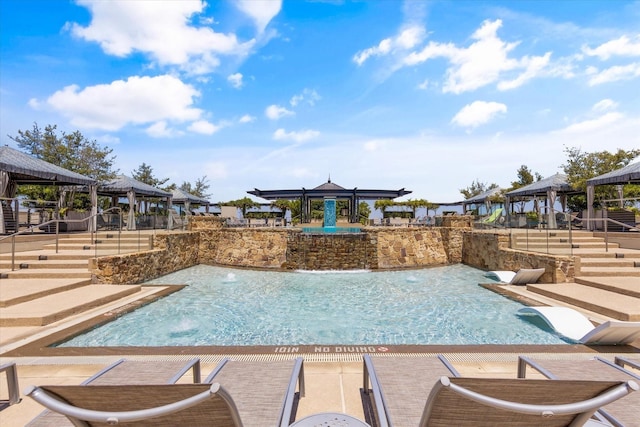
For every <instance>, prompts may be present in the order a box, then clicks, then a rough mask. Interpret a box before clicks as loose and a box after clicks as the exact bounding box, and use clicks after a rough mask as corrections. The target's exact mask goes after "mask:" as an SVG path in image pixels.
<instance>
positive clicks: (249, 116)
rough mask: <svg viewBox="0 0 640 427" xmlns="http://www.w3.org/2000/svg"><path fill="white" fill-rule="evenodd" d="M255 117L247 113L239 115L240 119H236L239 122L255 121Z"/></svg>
mask: <svg viewBox="0 0 640 427" xmlns="http://www.w3.org/2000/svg"><path fill="white" fill-rule="evenodd" d="M255 120H256V118H255V117H253V116H251V115H249V114H245V115H244V116H242V117H240V120H238V121H239V122H240V123H251V122H253V121H255Z"/></svg>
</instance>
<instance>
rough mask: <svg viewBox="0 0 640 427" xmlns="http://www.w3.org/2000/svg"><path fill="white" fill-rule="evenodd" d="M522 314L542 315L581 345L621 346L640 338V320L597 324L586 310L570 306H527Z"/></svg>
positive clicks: (563, 334)
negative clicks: (583, 312)
mask: <svg viewBox="0 0 640 427" xmlns="http://www.w3.org/2000/svg"><path fill="white" fill-rule="evenodd" d="M518 314H519V315H521V316H539V317H540V318H541V319H542V320H544V321H545V322H546V323H547V324H548V325H549V326H550V327H551V328H552V329H553V330H554V331H555V332H556V333H558V334H559V335H562V336H563V337H566V338H569V339H570V340H573V341H576V342H579V343H581V344H600V345H620V344H629V343H632V342H633V341H635V340H638V339H640V322H623V321H615V320H609V321H606V322H604V323H602V324H600V325H599V326H594V325H593V323H591V321H590V320H589V319H588V318H587V317H586V316H584V315H583V314H582V313H580V312H578V311H576V310H574V309H572V308H568V307H524V308H521V309H519V310H518Z"/></svg>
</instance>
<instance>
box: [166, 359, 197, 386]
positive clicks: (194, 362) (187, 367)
mask: <svg viewBox="0 0 640 427" xmlns="http://www.w3.org/2000/svg"><path fill="white" fill-rule="evenodd" d="M189 370H191V371H193V382H194V383H196V384H197V383H200V382H201V376H202V374H201V371H200V359H199V358H195V359H191V360H189V362H187V364H186V365H185V366H184V367H183V368H182V369H181V370H180V371H179V372H178V373H177V374H176V375H175V376H174V377H173V378H172V379H171V384H173V383H177V382H178V380H179V379H180V378H182V376H183V375H184V374H186V373H187V372H188V371H189Z"/></svg>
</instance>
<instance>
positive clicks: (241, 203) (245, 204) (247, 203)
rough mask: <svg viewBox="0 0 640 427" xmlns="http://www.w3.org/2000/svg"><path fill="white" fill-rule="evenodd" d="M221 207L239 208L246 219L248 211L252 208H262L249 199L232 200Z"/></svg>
mask: <svg viewBox="0 0 640 427" xmlns="http://www.w3.org/2000/svg"><path fill="white" fill-rule="evenodd" d="M220 205H225V206H235V207H236V208H239V209H241V210H242V216H243V217H246V216H247V210H249V209H251V208H257V207H259V206H260V203H258V202H256V201H253V200H251V199H250V198H248V197H243V198H242V199H238V200H231V201H229V202H226V203H221V204H220Z"/></svg>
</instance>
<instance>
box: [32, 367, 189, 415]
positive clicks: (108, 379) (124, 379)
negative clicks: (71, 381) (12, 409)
mask: <svg viewBox="0 0 640 427" xmlns="http://www.w3.org/2000/svg"><path fill="white" fill-rule="evenodd" d="M189 371H192V376H193V382H194V383H199V382H200V379H201V378H200V376H201V373H200V359H191V360H189V361H180V360H172V361H162V362H146V361H136V360H127V359H120V360H118V361H117V362H115V363H112V364H111V365H109V366H107V367H106V368H104V369H102V370H100V371H99V372H97V373H96V374H94V375H93V376H91V377H90V378H88V379H87V380H85V381H83V382H82V384H81V385H80V386H75V387H85V386H91V387H94V386H112V385H147V384H174V383H176V382H177V381H178V380H179V379H180V378H182V377H183V376H184V375H185V374H186V373H187V372H189ZM82 390H85V389H82ZM92 390H93V389H92ZM25 394H26V393H25ZM87 394H88V393H87ZM52 425H55V426H70V425H73V424H72V422H71V421H70V420H69V419H68V418H67V417H65V416H64V415H61V414H59V413H56V412H51V411H49V410H45V411H43V412H42V413H41V414H40V415H39V416H38V417H36V418H35V419H33V420H32V421H31V422H30V423H29V424H28V426H29V427H36V426H52Z"/></svg>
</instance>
